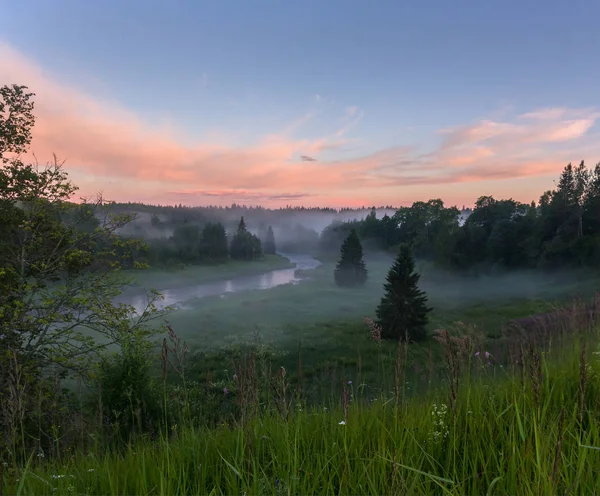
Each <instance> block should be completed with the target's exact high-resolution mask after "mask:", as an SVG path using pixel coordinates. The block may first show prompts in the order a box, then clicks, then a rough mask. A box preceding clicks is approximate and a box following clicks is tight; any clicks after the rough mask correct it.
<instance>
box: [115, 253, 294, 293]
mask: <svg viewBox="0 0 600 496" xmlns="http://www.w3.org/2000/svg"><path fill="white" fill-rule="evenodd" d="M294 267H296V264H294V263H292V262H291V261H290V260H289V259H288V258H285V257H283V256H281V255H265V257H264V259H263V260H255V261H252V262H246V261H239V260H229V261H228V262H226V263H223V264H218V265H188V266H186V267H183V268H172V269H166V268H153V267H151V268H149V269H146V270H141V271H126V272H124V273H123V274H124V275H125V276H127V277H133V278H134V282H133V287H135V288H138V289H139V288H144V289H156V290H158V291H164V290H167V289H173V288H178V287H183V286H192V285H197V284H206V283H211V282H215V281H222V280H227V279H232V278H234V277H243V276H252V275H257V274H264V273H267V272H271V271H273V270H281V269H293V268H294Z"/></svg>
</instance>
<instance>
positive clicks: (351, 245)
mask: <svg viewBox="0 0 600 496" xmlns="http://www.w3.org/2000/svg"><path fill="white" fill-rule="evenodd" d="M333 275H334V278H335V282H336V284H337V285H338V286H344V287H353V286H362V285H364V284H365V282H367V268H366V266H365V262H364V261H363V250H362V245H361V244H360V239H358V234H357V233H356V229H352V230H351V231H350V234H349V235H348V237H347V238H346V240H345V241H344V243H343V244H342V249H341V257H340V260H339V261H338V263H337V265H336V267H335V271H334V274H333Z"/></svg>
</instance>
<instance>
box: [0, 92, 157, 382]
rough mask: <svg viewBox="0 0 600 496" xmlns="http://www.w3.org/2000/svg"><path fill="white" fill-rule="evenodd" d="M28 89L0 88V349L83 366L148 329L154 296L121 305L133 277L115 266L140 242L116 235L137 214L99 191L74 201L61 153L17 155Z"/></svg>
mask: <svg viewBox="0 0 600 496" xmlns="http://www.w3.org/2000/svg"><path fill="white" fill-rule="evenodd" d="M24 89H26V87H23V86H12V87H7V86H4V87H2V88H1V89H0V97H1V98H0V110H1V111H0V156H1V157H2V167H1V168H0V240H1V241H0V349H2V350H3V351H6V352H7V353H8V354H12V355H13V356H15V355H16V356H18V360H19V362H20V363H21V364H27V365H31V366H32V367H33V368H35V370H41V369H42V368H43V367H45V366H47V365H60V366H63V367H66V368H70V369H73V368H78V369H79V370H80V371H85V370H88V369H89V359H90V357H91V356H93V355H95V354H97V353H98V352H99V351H101V350H102V349H104V348H105V347H106V346H108V345H110V344H112V343H124V342H126V341H127V340H129V339H131V338H132V336H139V335H147V333H148V332H149V330H148V327H147V324H148V323H149V321H150V320H152V319H153V318H156V317H158V316H160V315H161V313H160V312H157V311H156V307H155V306H154V303H155V301H156V299H157V298H158V295H157V294H156V293H151V294H150V295H149V303H148V306H147V307H145V308H143V309H141V310H138V311H136V309H135V308H134V307H132V306H130V305H126V304H120V303H116V302H115V297H117V296H118V295H119V294H120V293H121V292H122V290H123V289H124V287H125V286H127V285H128V283H129V282H130V281H129V280H127V279H124V278H123V277H122V276H121V275H120V274H119V269H120V268H121V267H122V266H123V262H124V261H126V260H130V252H131V251H132V250H136V249H137V248H138V247H139V246H140V244H141V243H139V242H138V241H136V240H124V239H122V238H120V237H119V236H117V234H116V232H117V230H118V229H121V228H122V227H124V226H125V225H126V224H127V223H128V222H130V221H131V220H132V218H133V217H132V216H128V215H119V214H114V213H113V212H112V211H111V208H110V207H111V205H110V203H107V202H105V201H104V199H103V198H101V197H98V198H96V199H95V200H94V201H90V200H85V199H82V203H81V204H75V203H72V202H71V201H70V198H71V197H72V196H73V194H74V193H75V192H76V190H77V187H76V186H74V185H73V184H72V183H71V182H70V181H69V180H68V178H67V174H66V173H65V172H64V170H63V169H62V163H59V162H58V161H57V160H56V158H55V159H54V161H53V162H52V163H49V164H48V165H47V166H45V167H40V166H38V164H25V163H23V161H22V160H21V159H20V156H19V154H20V153H22V152H25V151H26V150H27V146H28V144H29V143H30V142H31V133H30V131H31V128H32V126H33V123H34V119H33V115H32V109H33V103H32V102H31V101H30V98H31V97H32V96H33V94H31V93H29V94H27V93H25V92H24ZM5 116H7V117H5ZM7 153H11V154H16V155H15V156H11V157H9V156H7V155H6V154H7ZM134 266H135V267H136V268H142V265H140V264H139V263H135V264H134ZM5 358H6V355H5V354H2V355H0V370H2V369H3V365H4V364H3V363H2V360H3V359H5ZM79 366H81V367H79ZM1 376H2V374H0V394H1V392H2V380H3V379H2V377H1Z"/></svg>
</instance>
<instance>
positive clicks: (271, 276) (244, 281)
mask: <svg viewBox="0 0 600 496" xmlns="http://www.w3.org/2000/svg"><path fill="white" fill-rule="evenodd" d="M279 255H281V256H283V257H286V258H287V259H289V260H290V261H291V262H292V263H295V264H296V267H295V268H293V269H279V270H272V271H270V272H266V273H264V274H254V275H251V276H239V277H234V278H231V279H224V280H221V281H213V282H209V283H204V284H194V285H190V286H178V287H176V288H170V289H169V288H167V289H162V290H161V291H160V293H161V294H162V295H163V297H164V299H163V300H161V301H158V302H157V303H156V305H157V307H158V308H164V307H166V306H172V307H175V308H185V306H186V302H188V301H190V300H193V299H195V298H206V297H207V296H221V297H222V298H223V297H225V295H226V294H227V293H237V292H239V291H251V290H263V289H270V288H274V287H276V286H281V285H283V284H298V283H299V282H300V281H302V280H303V279H305V278H304V277H302V276H299V275H298V274H297V273H296V271H297V270H303V271H304V270H313V269H316V268H317V267H318V266H319V265H321V262H319V261H318V260H316V259H315V258H313V257H311V256H310V255H296V254H294V255H291V254H285V253H280V254H279ZM120 300H121V301H122V302H124V303H128V304H129V305H132V306H133V307H134V308H135V309H136V311H138V312H139V311H141V310H142V309H143V308H144V307H145V306H146V304H147V299H146V296H145V295H139V294H138V295H132V296H129V297H126V298H120Z"/></svg>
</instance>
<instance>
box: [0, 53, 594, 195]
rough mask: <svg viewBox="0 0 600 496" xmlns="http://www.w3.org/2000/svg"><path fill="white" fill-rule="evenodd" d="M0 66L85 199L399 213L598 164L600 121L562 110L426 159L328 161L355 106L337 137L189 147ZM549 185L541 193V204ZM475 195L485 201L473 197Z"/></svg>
mask: <svg viewBox="0 0 600 496" xmlns="http://www.w3.org/2000/svg"><path fill="white" fill-rule="evenodd" d="M0 59H2V61H3V63H2V65H0V84H13V83H15V84H25V85H27V86H28V87H29V89H30V91H33V92H34V93H36V97H35V103H36V106H35V114H36V117H37V121H36V126H35V129H34V140H33V143H32V150H33V151H34V152H35V153H36V155H37V156H38V157H39V158H40V159H42V160H44V159H47V158H50V157H51V156H52V153H56V154H57V155H58V156H59V158H61V159H66V160H67V170H71V171H73V172H74V173H75V174H74V175H75V176H76V177H77V178H80V179H81V183H82V185H85V188H86V191H85V193H87V194H90V193H92V192H93V191H87V188H92V187H95V188H96V189H104V191H105V194H106V195H107V196H109V197H110V196H111V192H114V193H115V194H116V195H118V196H119V199H121V200H122V199H126V198H121V197H122V196H124V195H129V199H132V200H135V199H136V198H138V197H139V198H141V197H143V198H159V199H161V201H162V202H165V203H166V202H169V201H173V198H175V197H177V198H179V199H181V198H184V199H187V201H188V202H189V203H200V202H201V201H205V199H206V198H220V199H222V200H223V201H230V200H231V199H232V198H241V199H243V200H244V201H248V202H256V203H260V202H261V201H270V202H281V203H286V202H288V201H295V200H298V201H299V200H300V199H302V201H303V202H304V200H307V201H310V203H313V204H314V203H318V204H328V205H333V204H332V202H334V201H338V200H339V201H342V200H343V201H344V202H345V204H347V205H350V204H352V205H354V204H356V203H357V202H358V204H361V205H362V204H372V203H396V204H397V203H398V202H399V201H400V200H399V199H400V198H403V197H405V196H409V197H411V199H412V200H418V199H427V198H428V197H429V193H428V192H427V189H422V190H421V189H420V188H416V186H423V188H424V187H425V186H435V185H438V186H439V187H442V186H443V185H445V186H446V187H448V186H449V185H452V184H460V183H468V182H477V181H487V180H492V179H493V180H497V181H502V180H505V179H509V178H512V179H516V178H525V177H535V176H545V175H548V174H558V173H559V172H560V170H561V168H562V167H563V166H564V165H565V164H566V163H567V162H569V161H571V160H580V157H579V156H578V155H576V156H574V152H576V151H577V150H585V151H586V152H587V153H592V154H593V153H597V154H598V155H597V156H596V157H593V156H590V157H589V158H590V159H591V160H594V159H596V158H598V156H600V145H597V144H596V143H597V142H590V141H589V140H588V141H582V140H583V139H587V138H589V137H590V132H591V130H592V128H593V126H594V125H595V123H596V121H597V119H598V118H599V116H600V114H598V113H597V112H596V111H595V110H594V109H575V110H573V109H566V108H549V109H541V110H534V111H531V112H528V113H524V114H522V115H520V116H517V117H516V119H514V120H512V121H510V122H508V121H507V122H497V121H495V120H489V119H488V120H481V121H479V122H477V123H475V124H472V125H462V126H456V127H453V128H450V129H445V130H442V131H441V134H442V136H443V137H444V139H443V142H442V143H441V145H440V146H439V147H438V148H437V149H434V150H432V151H429V152H427V153H423V152H422V151H419V150H418V149H417V148H416V147H412V146H402V147H390V148H387V149H383V150H379V151H377V152H374V153H371V154H369V155H366V156H357V157H355V158H353V159H349V160H324V159H322V158H321V156H320V155H321V154H322V153H323V152H325V151H327V152H329V153H334V152H335V151H336V150H340V149H341V148H342V147H344V146H345V145H347V144H348V143H352V142H356V138H348V137H347V134H348V133H349V132H350V130H351V129H352V130H354V129H356V128H357V126H358V125H359V124H360V122H361V120H362V119H363V118H364V113H363V112H362V111H361V110H360V109H359V108H358V107H347V108H346V109H345V112H344V113H343V115H342V117H341V118H340V120H339V121H337V122H332V123H331V124H332V132H331V133H329V134H328V135H326V136H322V137H318V138H314V139H301V138H298V137H296V135H297V134H298V133H299V132H300V131H301V130H302V129H304V128H305V127H306V128H307V127H309V126H310V124H311V122H312V120H313V119H314V118H315V117H316V115H317V113H316V111H315V110H314V109H313V110H309V111H307V112H306V113H305V114H304V115H301V116H300V117H299V118H298V119H296V120H295V121H294V122H291V123H290V124H289V125H288V126H286V127H284V128H282V129H279V130H274V132H272V133H271V134H269V135H266V136H263V137H261V138H259V139H258V140H257V141H256V142H255V143H254V144H253V145H251V146H246V147H237V146H235V144H234V143H233V142H232V139H231V138H230V137H228V136H226V135H223V134H222V133H220V134H218V135H217V134H211V135H209V136H207V138H206V139H205V140H204V141H201V142H198V143H197V144H195V145H194V146H189V145H185V144H183V143H181V142H180V141H179V140H178V138H177V136H178V135H180V134H181V133H180V132H179V131H178V129H177V127H176V125H175V124H173V123H170V124H169V125H168V126H161V127H157V126H150V125H149V124H148V123H146V122H144V121H143V120H142V119H140V118H139V117H138V116H137V115H135V114H134V113H133V112H131V111H128V110H127V109H126V108H124V107H123V106H121V105H120V104H118V103H116V102H113V101H104V100H100V99H97V98H93V97H92V96H90V95H87V94H86V93H84V92H83V91H81V90H79V89H78V88H74V87H70V86H68V85H66V84H63V83H60V82H58V81H57V80H56V79H55V78H53V77H52V76H51V75H49V74H47V73H46V72H44V70H43V69H42V68H41V67H39V66H38V65H37V64H35V63H34V62H32V61H31V60H29V59H27V58H26V57H24V56H23V55H22V54H20V53H18V52H17V51H15V50H14V49H12V48H11V47H10V46H9V45H6V44H0ZM214 136H218V137H219V139H213V137H214ZM550 145H551V146H550ZM549 146H550V148H549ZM556 147H561V148H560V149H558V150H557V149H556ZM302 157H308V158H310V159H315V160H306V158H304V159H303V158H302ZM86 178H88V179H86ZM91 178H94V179H91ZM125 183H126V184H127V185H128V186H127V187H123V186H122V184H125ZM550 186H551V185H550ZM547 187H548V186H546V185H544V186H540V188H539V191H535V192H532V194H533V197H537V195H538V194H539V192H540V191H541V190H543V189H546V188H547ZM473 190H474V196H477V195H478V192H477V191H475V190H476V187H474V188H473ZM367 191H368V192H369V193H368V195H367V194H366V193H365V192H367ZM417 194H419V196H418V197H416V196H415V195H417ZM384 195H387V196H384ZM352 199H354V200H352ZM468 200H469V199H465V201H468ZM338 205H341V204H338Z"/></svg>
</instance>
